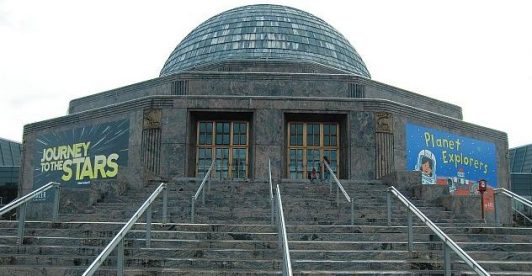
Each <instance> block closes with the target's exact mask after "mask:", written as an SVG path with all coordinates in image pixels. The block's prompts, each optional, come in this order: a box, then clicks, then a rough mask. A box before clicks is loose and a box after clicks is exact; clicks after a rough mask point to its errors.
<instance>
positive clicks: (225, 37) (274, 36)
mask: <svg viewBox="0 0 532 276" xmlns="http://www.w3.org/2000/svg"><path fill="white" fill-rule="evenodd" d="M238 60H281V61H294V62H311V63H317V64H321V65H324V66H328V67H332V68H335V69H338V70H341V71H345V72H346V73H350V74H355V75H359V76H363V77H366V78H371V76H370V74H369V71H368V70H367V68H366V65H365V64H364V62H363V61H362V59H361V58H360V56H359V55H358V53H357V52H356V50H355V49H354V48H353V46H351V44H350V43H349V42H348V41H347V40H346V39H345V38H344V37H343V36H342V35H341V34H340V33H339V32H338V31H336V30H335V29H334V28H333V27H331V26H330V25H329V24H327V23H326V22H325V21H323V20H321V19H320V18H317V17H315V16H313V15H311V14H309V13H307V12H304V11H301V10H297V9H294V8H290V7H285V6H278V5H251V6H244V7H238V8H235V9H232V10H229V11H226V12H223V13H221V14H218V15H216V16H214V17H212V18H210V19H208V20H207V21H205V22H203V23H202V24H200V25H199V26H198V27H196V28H195V29H194V30H193V31H192V32H190V33H189V34H188V35H187V36H186V37H185V38H184V39H183V41H181V43H179V45H177V47H176V48H175V49H174V51H173V52H172V53H171V54H170V57H169V58H168V60H167V61H166V63H165V65H164V66H163V68H162V70H161V74H160V75H161V76H167V75H171V74H174V73H178V72H182V71H187V70H190V69H193V68H195V67H198V66H202V65H208V64H213V63H217V62H223V61H238Z"/></svg>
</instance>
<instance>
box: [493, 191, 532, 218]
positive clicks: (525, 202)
mask: <svg viewBox="0 0 532 276" xmlns="http://www.w3.org/2000/svg"><path fill="white" fill-rule="evenodd" d="M493 191H494V192H495V193H496V194H498V193H500V194H503V195H505V196H507V197H509V198H511V199H512V200H515V201H517V202H519V203H521V204H523V205H525V206H527V207H528V208H532V201H530V200H528V199H526V198H524V197H522V196H520V195H518V194H516V193H514V192H512V191H509V190H507V189H505V188H495V189H493ZM496 202H497V201H494V203H495V204H494V205H495V206H494V209H495V221H496V223H499V217H498V215H497V205H496ZM512 209H513V210H514V211H516V212H517V213H518V214H519V215H521V216H523V217H524V218H526V219H527V220H528V221H530V222H532V220H531V219H530V218H529V217H528V216H527V215H525V214H523V213H522V212H519V211H518V210H517V209H515V208H514V207H513V206H512Z"/></svg>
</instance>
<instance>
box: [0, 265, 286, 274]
mask: <svg viewBox="0 0 532 276" xmlns="http://www.w3.org/2000/svg"><path fill="white" fill-rule="evenodd" d="M85 269H86V267H79V266H58V267H43V266H40V265H25V266H23V267H20V266H14V265H5V266H0V275H17V276H50V275H81V274H82V273H83V272H84V271H85ZM280 273H281V271H280V270H273V269H272V270H266V269H253V268H252V269H236V268H217V269H210V268H167V267H165V268H159V267H143V268H128V267H126V268H124V275H126V276H140V275H142V276H144V275H165V276H166V275H167V276H170V275H235V276H241V275H242V276H243V275H279V274H280ZM96 275H98V276H116V268H114V267H100V269H98V272H97V274H96Z"/></svg>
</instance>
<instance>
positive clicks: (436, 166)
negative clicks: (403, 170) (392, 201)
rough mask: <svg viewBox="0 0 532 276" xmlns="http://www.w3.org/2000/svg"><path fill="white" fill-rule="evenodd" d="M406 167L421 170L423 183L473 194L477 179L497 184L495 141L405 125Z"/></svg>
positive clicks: (495, 185)
mask: <svg viewBox="0 0 532 276" xmlns="http://www.w3.org/2000/svg"><path fill="white" fill-rule="evenodd" d="M406 149H407V169H408V170H417V171H421V174H422V183H423V184H440V185H449V190H450V191H451V193H459V194H468V193H469V194H472V193H476V191H475V189H476V187H477V183H478V180H480V179H485V180H487V182H488V185H489V186H490V187H497V162H496V149H495V144H493V143H490V142H486V141H481V140H477V139H473V138H469V137H464V136H460V135H457V134H453V133H449V132H445V131H441V130H437V129H433V128H427V127H422V126H418V125H414V124H407V125H406Z"/></svg>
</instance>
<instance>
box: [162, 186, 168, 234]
mask: <svg viewBox="0 0 532 276" xmlns="http://www.w3.org/2000/svg"><path fill="white" fill-rule="evenodd" d="M167 218H168V186H167V184H164V190H163V225H164V224H166V222H167Z"/></svg>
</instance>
